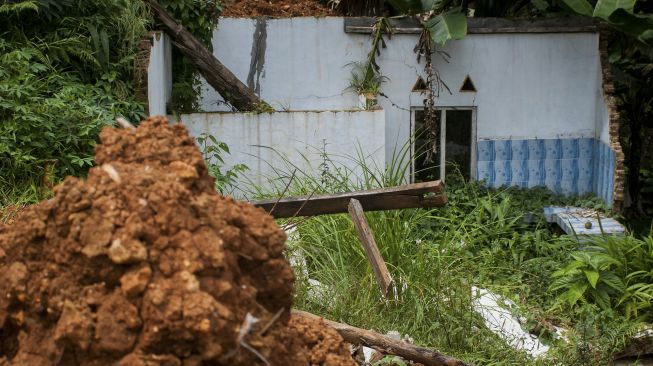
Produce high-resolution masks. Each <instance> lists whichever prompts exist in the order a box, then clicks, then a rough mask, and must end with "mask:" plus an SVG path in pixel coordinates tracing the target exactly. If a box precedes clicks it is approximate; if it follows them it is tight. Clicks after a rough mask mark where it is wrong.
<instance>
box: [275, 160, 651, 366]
mask: <svg viewBox="0 0 653 366" xmlns="http://www.w3.org/2000/svg"><path fill="white" fill-rule="evenodd" d="M401 160H402V159H397V162H400V161H401ZM361 164H362V165H361V166H359V167H358V168H360V169H362V170H363V171H365V172H367V178H366V179H365V180H364V181H362V182H358V183H351V182H350V181H349V177H351V174H350V173H351V171H349V170H346V169H343V168H342V167H340V166H338V165H337V164H335V163H333V162H332V161H331V160H330V159H329V158H328V157H325V163H324V164H322V166H321V169H320V170H321V172H320V174H315V176H311V174H310V173H308V172H302V171H296V170H295V173H294V174H293V175H292V176H293V177H294V179H293V181H292V183H291V184H290V186H289V189H288V191H289V192H290V193H287V194H293V195H294V194H311V193H313V194H317V193H322V192H340V191H344V190H356V189H367V188H372V187H378V186H380V185H396V184H401V183H405V182H404V181H403V174H401V172H404V171H405V170H403V169H402V168H401V165H394V166H391V167H390V170H389V171H387V172H385V173H379V172H375V171H374V169H373V168H371V167H368V166H365V165H364V163H361ZM281 175H282V176H283V177H285V180H286V181H287V179H288V177H289V176H291V175H290V174H281ZM281 190H282V189H281V188H279V189H277V191H281ZM446 190H447V195H448V197H449V204H448V205H447V206H446V207H443V208H438V209H430V210H426V209H413V210H400V211H386V212H371V213H367V214H366V216H367V218H368V220H369V223H370V226H371V228H372V231H373V233H374V236H375V238H376V241H377V243H378V245H379V248H380V250H381V252H382V255H383V257H384V259H385V261H386V262H387V264H388V267H389V269H390V271H391V272H392V276H393V278H394V280H395V287H394V289H393V294H392V295H391V296H390V297H389V298H388V299H383V298H381V295H380V292H379V289H378V286H377V283H376V281H375V278H374V274H373V272H372V269H371V267H370V266H369V263H368V261H367V259H366V257H365V254H364V251H363V249H362V247H361V245H360V243H359V240H358V238H357V235H356V232H355V230H354V226H353V223H352V221H351V219H350V218H349V216H348V215H329V216H320V217H314V218H310V219H302V218H296V219H289V220H285V221H283V222H282V224H283V225H285V226H286V227H295V233H294V234H291V239H290V240H289V257H290V258H292V259H291V261H293V262H294V263H295V269H296V273H297V276H298V280H297V294H296V307H298V308H299V309H302V310H307V311H310V312H313V313H316V314H320V315H322V316H325V317H327V318H330V319H333V320H337V321H342V322H346V323H349V324H352V325H355V326H359V327H363V328H368V329H375V330H377V331H381V332H386V331H390V330H397V331H399V332H401V333H402V334H407V335H409V336H411V337H412V338H414V339H415V341H416V343H418V344H421V345H424V346H428V347H434V348H437V349H438V350H440V351H442V352H444V353H447V354H451V355H455V356H457V357H459V358H462V359H465V360H468V361H472V362H475V363H477V364H481V365H549V364H564V365H568V364H569V365H571V364H575V365H596V364H606V363H608V361H609V360H611V357H612V355H613V354H614V353H615V352H618V351H620V350H621V349H622V348H623V347H624V346H625V344H626V343H627V342H628V340H629V339H630V338H631V337H632V336H633V335H634V334H635V333H636V332H637V331H638V330H639V329H640V328H641V327H642V326H643V325H644V324H646V323H650V322H651V321H653V311H652V310H653V309H651V305H650V304H651V296H652V291H651V288H652V287H653V277H651V275H652V274H653V272H651V268H653V251H652V250H653V237H652V236H651V235H650V234H649V235H647V236H646V237H644V238H637V237H633V236H624V237H597V238H595V239H593V240H591V241H587V242H586V241H583V240H581V238H575V237H573V236H559V235H557V234H555V233H553V232H552V231H551V230H550V228H549V227H548V226H547V224H546V223H545V222H544V219H543V217H542V216H541V215H539V213H540V212H541V209H542V207H543V206H545V205H549V204H568V205H577V206H584V207H592V208H599V209H602V208H603V206H602V204H600V203H599V200H597V199H596V198H593V197H590V196H587V197H575V198H564V197H560V196H556V195H553V194H552V193H549V192H548V191H546V190H545V189H531V190H522V189H516V188H507V189H500V190H490V189H487V188H485V187H484V186H483V185H482V184H481V183H478V182H475V183H465V182H463V181H462V179H460V178H456V177H448V185H447V189H446ZM530 214H535V215H532V218H533V219H534V221H535V222H534V223H526V222H525V221H524V217H525V216H526V215H529V216H531V215H530ZM302 258H303V259H302ZM315 281H317V282H319V284H316V282H315ZM616 283H618V285H615V286H614V287H616V289H615V288H613V287H612V286H611V285H614V284H616ZM473 286H475V287H480V288H486V289H489V290H491V291H493V292H495V293H498V294H500V295H502V296H504V297H505V298H507V299H510V300H512V301H514V302H515V303H516V304H518V305H519V310H518V309H511V311H514V312H516V315H518V316H519V317H520V318H521V319H522V320H523V328H524V329H530V330H532V332H533V333H534V334H538V335H540V337H541V339H542V340H543V342H545V343H547V344H548V345H550V346H551V350H550V351H549V352H548V353H547V355H546V356H544V357H542V358H539V359H532V358H531V357H530V356H528V355H527V354H526V353H525V352H522V351H518V350H515V349H513V348H511V347H510V346H508V345H507V344H506V343H505V341H504V340H502V339H501V338H499V337H498V336H497V335H495V334H493V333H492V332H490V331H489V330H488V329H487V328H486V326H485V325H484V323H483V320H482V318H481V317H480V315H478V314H477V313H476V312H474V311H473V308H472V304H473V302H474V300H475V295H474V294H473V291H472V287H473ZM579 288H580V289H582V290H583V291H582V292H581V293H580V294H578V293H577V292H578V289H579ZM606 295H607V300H606V301H604V300H605V299H606ZM572 300H573V301H572ZM554 325H555V326H558V327H561V328H562V329H564V337H565V338H566V340H563V339H561V338H560V337H559V336H557V335H555V333H554Z"/></svg>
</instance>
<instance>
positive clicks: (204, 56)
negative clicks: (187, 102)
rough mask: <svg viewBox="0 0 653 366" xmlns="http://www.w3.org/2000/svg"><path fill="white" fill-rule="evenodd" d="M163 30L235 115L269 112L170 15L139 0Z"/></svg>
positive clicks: (249, 90)
mask: <svg viewBox="0 0 653 366" xmlns="http://www.w3.org/2000/svg"><path fill="white" fill-rule="evenodd" d="M143 1H145V2H146V3H147V4H149V5H150V8H151V9H152V13H153V14H154V16H155V17H156V18H157V19H158V20H159V22H160V23H161V25H163V27H164V28H165V31H166V33H167V34H168V35H169V36H170V37H171V38H172V42H173V44H174V45H175V46H177V48H178V49H179V50H180V51H181V53H183V54H184V56H186V58H187V59H188V61H190V62H191V63H192V64H193V66H195V67H196V68H197V71H199V72H200V74H202V76H204V79H206V82H208V83H209V85H211V86H212V87H213V88H215V90H216V91H217V92H218V93H220V95H221V96H222V97H223V98H224V100H225V101H227V102H228V103H230V104H231V105H232V106H234V108H236V109H237V110H239V111H253V110H261V109H264V110H265V109H270V110H271V109H272V108H271V107H270V106H269V105H268V104H267V103H265V102H263V101H261V100H260V99H259V97H258V96H256V94H255V93H254V91H253V90H252V89H250V88H248V87H247V86H246V85H245V84H243V83H242V82H241V81H240V80H238V78H237V77H236V76H235V75H234V74H233V73H232V72H231V71H230V70H229V69H227V68H226V67H225V66H224V65H223V64H222V63H221V62H220V61H219V60H218V59H217V58H216V57H215V56H214V55H213V53H212V52H211V51H209V50H208V49H207V48H206V47H204V45H203V44H202V43H201V42H200V41H198V40H197V38H195V36H193V35H192V34H191V33H190V32H189V31H187V30H186V28H184V27H183V26H182V25H181V24H179V23H177V21H176V20H175V19H174V18H173V17H172V16H171V15H170V14H168V12H167V11H166V10H165V9H164V8H163V7H162V6H161V5H159V3H157V2H156V1H155V0H143Z"/></svg>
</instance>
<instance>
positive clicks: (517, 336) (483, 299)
mask: <svg viewBox="0 0 653 366" xmlns="http://www.w3.org/2000/svg"><path fill="white" fill-rule="evenodd" d="M472 298H473V303H472V304H473V307H474V310H475V311H476V312H477V313H479V314H480V315H481V316H482V317H483V319H484V321H485V326H486V327H488V329H490V330H491V331H492V332H494V333H495V334H497V335H498V336H499V337H501V338H503V339H504V340H505V341H506V342H507V343H508V344H509V345H510V346H511V347H514V348H517V349H521V350H524V351H526V352H527V353H528V354H530V355H531V356H533V357H539V356H541V355H543V354H545V353H546V352H547V351H548V350H549V346H547V345H545V344H543V343H542V342H541V341H540V340H539V338H538V337H536V336H535V335H533V334H531V333H529V332H527V331H525V330H524V329H522V323H523V322H520V320H519V319H518V318H516V317H515V316H514V315H513V313H512V312H511V311H510V310H509V309H508V308H517V305H516V304H515V303H514V302H512V301H510V300H507V299H504V298H502V297H501V296H499V295H497V294H495V293H493V292H491V291H489V290H486V289H482V288H478V287H472ZM556 331H557V334H558V336H561V334H560V329H556Z"/></svg>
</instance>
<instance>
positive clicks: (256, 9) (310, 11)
mask: <svg viewBox="0 0 653 366" xmlns="http://www.w3.org/2000/svg"><path fill="white" fill-rule="evenodd" d="M223 6H224V11H223V12H222V14H221V16H223V17H233V18H254V17H265V16H269V17H276V18H290V17H313V16H315V17H318V16H322V17H323V16H329V15H335V14H334V13H333V11H332V10H331V8H329V7H328V6H326V5H323V4H321V3H320V2H319V1H317V0H227V1H225V3H224V4H223Z"/></svg>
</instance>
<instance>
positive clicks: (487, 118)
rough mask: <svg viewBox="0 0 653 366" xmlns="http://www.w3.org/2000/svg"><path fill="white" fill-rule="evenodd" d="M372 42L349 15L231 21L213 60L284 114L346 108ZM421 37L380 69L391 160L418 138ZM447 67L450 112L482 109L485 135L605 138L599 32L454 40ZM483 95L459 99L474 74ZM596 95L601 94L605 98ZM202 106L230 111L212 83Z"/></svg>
mask: <svg viewBox="0 0 653 366" xmlns="http://www.w3.org/2000/svg"><path fill="white" fill-rule="evenodd" d="M370 41H371V40H370V36H368V35H363V34H350V33H345V32H344V25H343V18H337V17H327V18H311V17H307V18H290V19H234V18H223V19H221V20H220V22H219V25H218V28H217V29H216V31H215V33H214V41H213V48H214V54H215V55H216V56H217V57H218V58H219V59H220V61H222V62H223V63H224V64H225V65H226V66H227V67H228V68H229V69H231V70H232V71H233V72H234V73H235V74H236V76H237V77H239V78H240V79H241V80H243V82H247V81H249V85H250V86H251V87H253V88H254V89H256V90H257V91H258V92H259V93H260V96H261V97H262V98H263V99H264V100H266V101H267V102H269V103H271V104H272V106H273V107H275V108H276V109H279V110H337V109H351V108H354V107H356V106H357V102H358V99H357V96H356V95H355V93H353V92H351V91H348V90H346V89H347V86H348V84H349V77H350V69H351V68H350V66H349V64H350V63H351V62H354V61H363V60H365V57H366V54H367V52H368V51H369V49H370V43H371V42H370ZM416 42H417V35H395V36H393V37H392V39H388V40H387V42H386V43H387V48H385V49H383V50H382V51H381V55H380V56H379V58H378V60H379V65H380V66H381V71H382V73H383V74H384V75H386V76H387V77H388V78H389V81H388V82H386V83H385V84H383V86H382V88H381V89H382V92H383V94H384V95H386V96H387V97H383V96H381V97H379V102H380V105H381V106H382V107H383V109H384V110H385V111H386V134H385V136H386V159H387V160H389V159H390V158H391V155H392V153H393V151H394V149H395V147H396V146H401V145H403V144H404V143H405V142H406V141H408V138H409V136H410V128H411V127H410V109H411V108H419V107H420V106H421V105H422V99H423V97H422V96H421V95H420V94H419V93H411V88H412V86H413V84H414V83H415V81H416V79H417V77H418V76H419V75H422V74H423V71H422V69H423V61H422V64H418V63H417V60H416V55H415V54H414V53H413V48H414V46H415V43H416ZM445 51H446V52H447V53H448V54H449V55H450V56H451V57H450V59H449V60H448V62H447V61H445V60H443V59H442V58H440V57H438V56H435V57H434V60H435V63H436V66H437V68H438V69H439V71H440V75H441V77H442V80H443V81H444V82H445V83H446V85H447V86H448V87H449V89H450V90H451V94H449V93H448V92H447V91H444V92H443V93H441V95H440V98H439V99H438V104H439V105H441V106H454V107H475V108H476V109H477V114H476V115H477V133H478V135H477V138H478V139H479V140H483V139H534V138H540V139H550V138H584V137H596V138H599V137H600V135H602V134H601V133H600V131H602V130H603V119H605V116H603V115H602V114H601V112H602V111H603V110H604V108H605V104H604V103H603V100H602V98H601V97H600V93H601V92H600V90H601V88H600V83H601V78H600V75H601V73H600V58H599V47H598V34H596V33H538V34H534V33H517V34H516V33H511V34H470V35H468V36H467V37H466V38H465V39H463V40H460V41H452V42H450V43H449V44H448V45H447V46H446V48H445ZM467 75H469V76H470V77H471V79H472V80H473V82H474V84H475V86H476V88H477V90H478V91H477V92H476V93H469V92H459V91H458V90H459V88H460V86H461V84H462V83H463V81H464V79H465V76H467ZM597 95H598V96H599V97H597ZM202 108H203V109H204V110H206V111H221V110H229V107H228V106H227V105H225V104H224V103H223V101H222V98H221V97H220V96H219V95H218V94H217V93H216V92H215V91H214V90H213V89H212V88H211V87H210V86H208V85H204V86H203V92H202Z"/></svg>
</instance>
